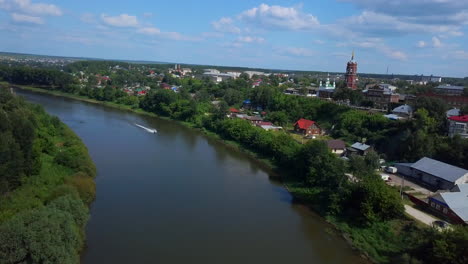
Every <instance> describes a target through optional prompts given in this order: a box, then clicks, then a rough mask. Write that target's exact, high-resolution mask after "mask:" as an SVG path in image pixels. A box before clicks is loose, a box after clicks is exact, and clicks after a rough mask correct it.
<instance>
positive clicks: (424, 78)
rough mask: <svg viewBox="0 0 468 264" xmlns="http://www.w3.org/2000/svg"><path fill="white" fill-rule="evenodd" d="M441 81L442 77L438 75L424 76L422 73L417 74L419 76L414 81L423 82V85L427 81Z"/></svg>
mask: <svg viewBox="0 0 468 264" xmlns="http://www.w3.org/2000/svg"><path fill="white" fill-rule="evenodd" d="M431 82H433V83H441V82H442V77H439V76H433V75H431V76H424V75H421V76H419V78H418V77H417V78H416V81H415V83H417V84H423V85H426V84H428V83H431Z"/></svg>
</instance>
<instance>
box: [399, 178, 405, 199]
mask: <svg viewBox="0 0 468 264" xmlns="http://www.w3.org/2000/svg"><path fill="white" fill-rule="evenodd" d="M401 175H402V176H403V180H402V181H401V186H400V196H401V199H403V185H405V175H403V174H401Z"/></svg>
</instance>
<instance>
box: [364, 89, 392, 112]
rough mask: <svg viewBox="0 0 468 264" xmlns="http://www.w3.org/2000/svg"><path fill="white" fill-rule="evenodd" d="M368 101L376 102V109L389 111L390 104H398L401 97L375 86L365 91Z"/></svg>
mask: <svg viewBox="0 0 468 264" xmlns="http://www.w3.org/2000/svg"><path fill="white" fill-rule="evenodd" d="M364 96H365V97H366V99H367V100H369V101H372V102H374V106H375V107H376V108H381V109H387V108H388V106H389V104H390V103H398V102H399V101H400V95H399V94H397V93H393V92H392V90H390V89H387V88H383V87H380V86H379V85H375V86H374V87H371V88H369V89H367V90H365V91H364Z"/></svg>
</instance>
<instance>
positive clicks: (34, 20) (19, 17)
mask: <svg viewBox="0 0 468 264" xmlns="http://www.w3.org/2000/svg"><path fill="white" fill-rule="evenodd" d="M11 18H12V19H13V21H15V22H20V23H31V24H38V25H41V24H44V20H43V19H42V18H40V17H36V16H28V15H23V14H17V13H12V14H11Z"/></svg>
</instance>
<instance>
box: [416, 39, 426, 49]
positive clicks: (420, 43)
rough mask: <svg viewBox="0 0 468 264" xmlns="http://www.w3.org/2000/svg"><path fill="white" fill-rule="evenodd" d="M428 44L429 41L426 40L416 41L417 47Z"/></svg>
mask: <svg viewBox="0 0 468 264" xmlns="http://www.w3.org/2000/svg"><path fill="white" fill-rule="evenodd" d="M426 46H427V43H426V42H425V41H422V40H420V41H418V43H416V47H418V48H424V47H426Z"/></svg>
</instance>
